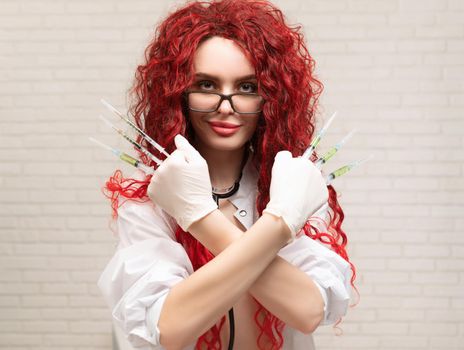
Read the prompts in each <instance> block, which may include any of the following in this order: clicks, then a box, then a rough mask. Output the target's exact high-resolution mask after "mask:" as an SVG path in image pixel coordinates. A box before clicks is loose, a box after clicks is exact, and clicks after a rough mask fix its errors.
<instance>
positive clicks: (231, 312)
mask: <svg viewBox="0 0 464 350" xmlns="http://www.w3.org/2000/svg"><path fill="white" fill-rule="evenodd" d="M241 177H242V175H241V174H240V178H241ZM240 178H239V179H238V180H237V182H235V184H234V187H233V188H232V189H231V190H230V191H229V192H227V193H221V194H220V193H214V192H213V198H214V200H215V201H216V204H217V205H218V207H219V199H223V198H229V197H231V196H232V195H234V194H235V193H236V192H237V191H238V188H239V186H240ZM229 334H230V336H229V346H228V350H232V349H233V348H234V339H235V320H234V308H231V309H230V310H229Z"/></svg>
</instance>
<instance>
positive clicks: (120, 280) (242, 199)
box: [98, 160, 351, 350]
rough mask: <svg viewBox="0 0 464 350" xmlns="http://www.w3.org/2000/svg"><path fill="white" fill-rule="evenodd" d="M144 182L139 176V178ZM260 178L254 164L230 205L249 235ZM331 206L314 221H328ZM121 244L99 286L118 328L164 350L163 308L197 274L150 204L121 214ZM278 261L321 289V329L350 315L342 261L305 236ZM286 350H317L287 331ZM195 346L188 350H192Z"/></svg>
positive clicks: (131, 205) (138, 343)
mask: <svg viewBox="0 0 464 350" xmlns="http://www.w3.org/2000/svg"><path fill="white" fill-rule="evenodd" d="M137 176H138V177H140V178H142V177H143V174H141V173H138V174H136V177H137ZM256 184H257V172H256V170H255V169H254V167H253V165H252V163H251V161H250V160H249V161H248V162H247V164H246V166H245V168H244V170H243V175H242V179H241V182H240V188H239V190H238V191H237V193H235V194H234V195H233V196H232V197H230V198H229V200H230V201H231V202H232V204H234V205H235V206H236V207H237V208H238V209H237V211H236V213H235V214H234V216H235V217H236V218H237V219H238V220H239V221H240V222H241V223H242V224H243V226H244V227H245V228H247V229H249V228H250V227H251V226H252V225H253V223H254V222H255V221H256V220H257V219H258V215H257V211H256V208H255V200H256V193H257V189H256ZM326 212H327V205H325V206H324V207H323V208H321V209H320V210H319V211H318V212H317V213H316V214H315V215H314V216H317V217H325V214H326ZM117 224H118V225H117V229H118V236H119V244H118V246H117V249H116V252H115V254H114V256H113V258H112V259H111V260H110V261H109V263H108V265H107V266H106V268H105V269H104V271H103V272H102V274H101V276H100V279H99V281H98V286H99V288H100V290H101V292H102V294H103V297H104V299H105V301H106V302H107V304H108V306H109V307H110V309H111V310H112V315H113V321H114V323H115V324H116V325H117V326H118V327H120V328H121V330H122V332H123V333H124V334H125V335H126V337H127V338H128V340H129V342H130V343H131V344H132V346H134V347H136V348H137V349H144V350H159V349H163V347H162V346H161V345H160V344H159V330H158V327H157V324H158V320H159V317H160V313H161V308H162V306H163V303H164V301H165V299H166V297H167V295H168V293H169V290H170V288H171V287H172V286H174V285H175V284H176V283H178V282H180V281H182V280H183V279H185V278H187V277H188V276H189V275H190V274H192V273H193V268H192V265H191V263H190V260H189V258H188V256H187V253H186V252H185V250H184V248H183V247H182V246H181V245H180V244H179V243H177V242H176V240H175V236H174V235H175V229H176V222H175V221H174V219H173V218H172V217H170V216H169V215H168V214H167V213H165V212H164V211H163V210H162V209H161V208H159V207H157V206H155V205H154V204H153V203H152V202H151V201H149V202H146V203H136V202H133V201H128V202H126V203H124V204H123V205H122V206H121V207H120V208H119V210H118V222H117ZM279 256H280V257H282V258H284V259H285V260H287V261H288V262H289V263H291V264H293V265H295V266H297V267H298V268H299V269H301V270H302V271H304V272H305V273H306V274H307V275H308V276H309V277H311V278H312V280H313V281H314V282H315V283H316V285H317V286H318V288H319V290H320V292H321V295H322V297H323V299H324V302H325V307H324V320H323V322H322V324H326V325H327V324H332V323H334V322H336V321H337V320H338V318H339V317H341V316H344V315H345V314H346V311H347V308H348V304H349V300H350V292H351V285H350V279H351V270H350V267H349V264H348V263H347V262H346V261H345V260H344V259H343V258H341V257H340V256H339V255H337V254H336V253H334V252H333V251H331V250H330V249H328V248H327V247H325V246H323V245H322V244H321V243H319V242H317V241H314V240H312V239H310V238H308V237H306V236H302V237H301V238H299V239H297V240H295V241H294V242H292V243H291V244H289V245H287V246H285V247H284V248H282V249H281V250H280V251H279ZM283 336H284V347H283V350H303V349H304V350H311V349H314V343H313V339H312V335H311V334H309V335H305V334H303V333H301V332H299V331H297V330H295V329H292V328H290V327H288V326H286V327H285V331H284V334H283ZM193 348H194V344H192V345H191V346H190V347H188V348H187V349H193Z"/></svg>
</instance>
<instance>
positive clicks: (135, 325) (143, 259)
mask: <svg viewBox="0 0 464 350" xmlns="http://www.w3.org/2000/svg"><path fill="white" fill-rule="evenodd" d="M117 224H118V235H119V239H120V241H119V246H118V248H117V251H116V252H115V254H114V256H113V257H112V259H111V260H110V262H109V263H108V265H107V266H106V267H105V269H104V271H103V272H102V274H101V276H100V278H99V280H98V286H99V288H100V290H101V292H102V294H103V297H104V299H105V301H106V303H107V304H108V306H109V307H110V309H111V310H112V316H113V319H114V322H115V323H116V324H117V325H119V327H120V328H121V329H122V330H123V331H124V333H125V334H126V336H127V338H128V340H129V342H130V343H131V344H132V345H133V346H134V347H137V348H140V349H147V350H148V349H162V347H161V346H160V343H159V338H160V336H159V330H158V327H157V324H158V320H159V317H160V314H161V309H162V306H163V304H164V301H165V299H166V296H167V295H168V292H169V290H170V288H172V287H173V286H174V285H175V284H177V283H179V282H181V281H182V280H184V279H185V278H187V277H188V276H189V275H190V274H192V273H193V269H192V265H191V263H190V260H189V258H188V256H187V254H186V252H185V250H184V248H183V247H182V246H181V245H180V244H179V243H177V242H176V241H175V240H174V230H175V222H172V221H170V220H169V218H168V215H167V214H166V213H164V212H163V211H162V210H161V209H160V208H157V207H155V206H154V205H153V203H151V202H147V203H135V202H126V203H125V204H124V205H123V206H122V207H121V208H120V209H119V210H118V221H117Z"/></svg>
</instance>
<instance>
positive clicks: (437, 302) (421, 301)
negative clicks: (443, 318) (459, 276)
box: [401, 296, 450, 310]
mask: <svg viewBox="0 0 464 350" xmlns="http://www.w3.org/2000/svg"><path fill="white" fill-rule="evenodd" d="M401 299H402V304H401V307H402V308H406V309H420V310H429V309H446V308H448V307H449V305H450V302H449V299H448V298H437V297H435V296H433V297H428V298H427V297H420V296H414V297H410V298H409V297H403V298H401Z"/></svg>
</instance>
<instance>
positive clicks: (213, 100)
mask: <svg viewBox="0 0 464 350" xmlns="http://www.w3.org/2000/svg"><path fill="white" fill-rule="evenodd" d="M188 96H189V97H188V103H189V107H190V108H191V109H193V110H196V111H200V112H214V111H216V110H217V109H218V108H219V102H220V101H221V96H220V95H218V94H214V93H203V92H191V93H189V95H188ZM231 100H232V108H233V109H234V110H235V111H236V112H237V113H258V112H260V111H261V104H262V97H261V96H260V95H251V94H250V95H246V94H244V95H232V96H231Z"/></svg>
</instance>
